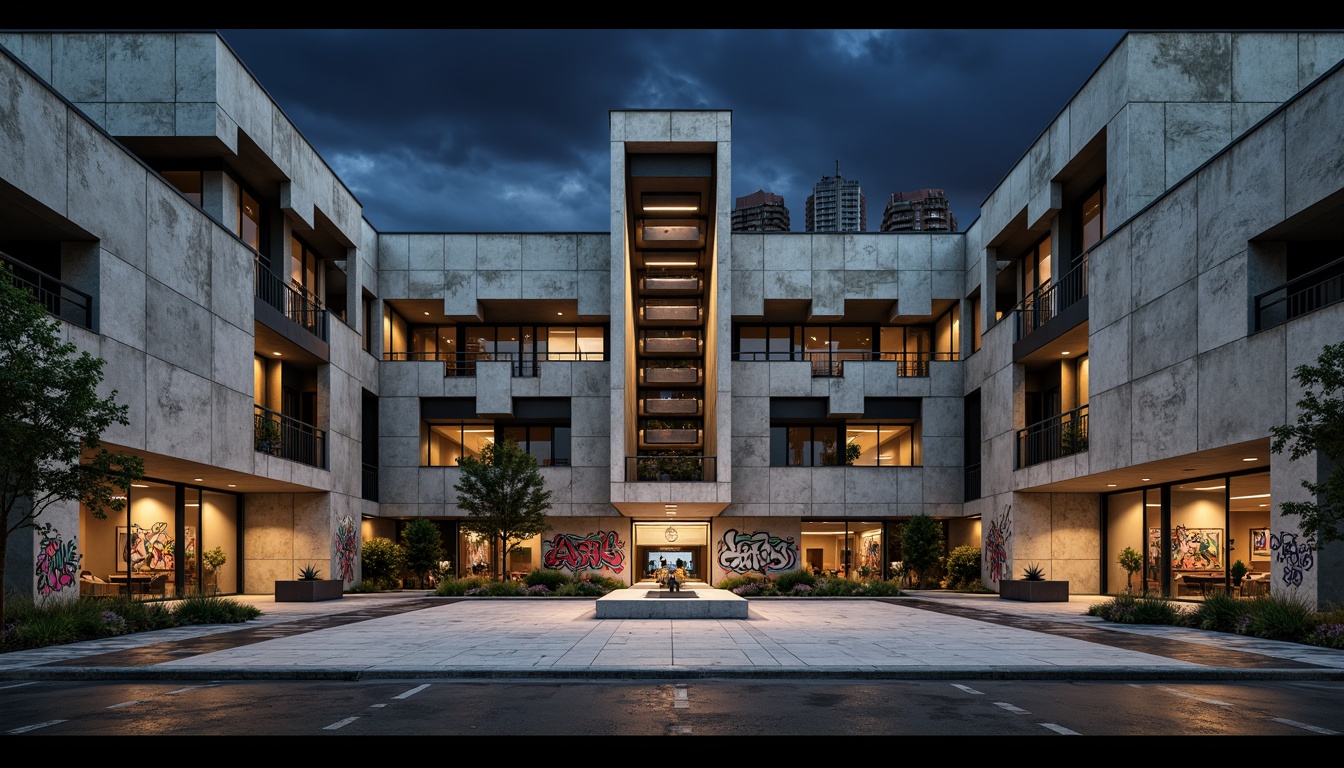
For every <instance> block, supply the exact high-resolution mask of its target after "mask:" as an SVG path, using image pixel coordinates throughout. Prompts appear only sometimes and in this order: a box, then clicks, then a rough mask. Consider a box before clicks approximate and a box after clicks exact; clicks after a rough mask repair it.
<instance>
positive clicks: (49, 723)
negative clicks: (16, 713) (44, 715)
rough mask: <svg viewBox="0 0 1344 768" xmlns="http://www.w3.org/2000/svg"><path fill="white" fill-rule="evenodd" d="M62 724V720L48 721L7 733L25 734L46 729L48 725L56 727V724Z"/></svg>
mask: <svg viewBox="0 0 1344 768" xmlns="http://www.w3.org/2000/svg"><path fill="white" fill-rule="evenodd" d="M64 722H65V721H64V720H48V721H47V722H45V723H38V724H36V725H25V726H23V727H22V728H15V729H14V730H12V731H7V733H27V732H28V731H35V730H37V729H38V728H46V727H47V726H48V725H56V724H57V723H64Z"/></svg>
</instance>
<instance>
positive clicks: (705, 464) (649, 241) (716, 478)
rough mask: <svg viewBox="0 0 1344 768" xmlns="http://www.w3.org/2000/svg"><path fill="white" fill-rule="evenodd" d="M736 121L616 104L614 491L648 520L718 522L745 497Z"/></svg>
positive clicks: (631, 511) (624, 506)
mask: <svg viewBox="0 0 1344 768" xmlns="http://www.w3.org/2000/svg"><path fill="white" fill-rule="evenodd" d="M731 125H732V120H731V113H730V112H702V111H687V112H677V111H647V112H630V111H614V112H612V113H611V169H612V170H611V201H612V229H611V231H612V233H613V234H612V244H611V248H612V258H611V270H612V271H611V280H612V283H611V297H612V312H611V315H612V319H613V322H612V331H611V336H612V338H611V347H612V366H611V387H612V393H611V395H612V396H611V428H612V435H611V458H612V461H611V486H612V487H611V503H612V505H613V506H615V507H616V509H618V510H619V511H620V512H621V513H622V514H623V515H625V516H627V517H630V518H633V519H636V520H666V521H672V522H683V521H691V520H706V519H708V518H710V517H713V516H715V515H717V514H718V513H720V512H722V511H723V509H724V508H725V507H726V506H728V503H729V502H730V501H731V498H732V493H731V487H732V486H731V479H732V467H731V457H730V455H729V447H730V443H731V441H730V437H731V424H730V420H729V419H730V416H729V410H728V409H729V401H730V398H729V396H728V393H729V384H730V380H729V375H730V371H731V368H730V366H729V365H728V363H727V360H728V358H727V357H726V356H723V354H724V353H726V352H727V350H728V349H730V344H731V324H730V318H731V312H730V310H729V307H728V303H729V297H730V290H729V281H728V279H727V278H728V269H729V265H728V253H729V247H728V246H729V241H728V238H729V237H730V232H731V226H730V220H729V217H730V215H731V204H730V198H729V193H730V190H731V185H730V179H729V139H730V130H731ZM618 317H619V318H620V321H619V322H617V321H616V318H618Z"/></svg>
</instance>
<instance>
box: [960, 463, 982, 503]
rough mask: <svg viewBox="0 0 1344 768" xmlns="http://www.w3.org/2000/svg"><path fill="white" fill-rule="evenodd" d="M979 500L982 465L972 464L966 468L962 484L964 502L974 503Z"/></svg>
mask: <svg viewBox="0 0 1344 768" xmlns="http://www.w3.org/2000/svg"><path fill="white" fill-rule="evenodd" d="M978 498H980V465H979V464H972V465H970V466H968V467H966V473H965V478H964V481H963V483H962V501H974V500H976V499H978Z"/></svg>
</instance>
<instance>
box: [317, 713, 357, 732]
mask: <svg viewBox="0 0 1344 768" xmlns="http://www.w3.org/2000/svg"><path fill="white" fill-rule="evenodd" d="M358 719H359V716H358V715H356V716H355V717H347V718H345V719H344V720H337V721H336V722H334V723H332V724H331V725H328V726H326V727H325V728H323V729H322V730H324V731H334V730H336V729H338V728H344V727H345V726H347V725H349V724H351V723H353V722H355V721H356V720H358Z"/></svg>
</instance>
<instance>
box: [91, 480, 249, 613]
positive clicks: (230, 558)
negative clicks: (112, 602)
mask: <svg viewBox="0 0 1344 768" xmlns="http://www.w3.org/2000/svg"><path fill="white" fill-rule="evenodd" d="M239 499H240V497H239V496H238V494H234V493H227V492H223V491H214V490H210V489H206V488H198V487H193V486H185V485H181V484H174V483H165V482H158V481H154V480H144V481H142V482H139V483H135V484H133V485H132V486H131V488H130V490H129V492H128V494H127V499H126V501H127V506H126V509H125V510H124V511H122V512H120V513H117V514H112V515H108V516H107V518H106V519H102V520H100V519H98V518H96V517H94V516H93V515H92V514H91V513H89V512H88V511H87V510H84V511H82V512H81V514H80V542H81V543H82V550H83V560H82V563H81V565H82V570H83V571H85V572H86V575H87V577H89V578H96V579H98V580H101V581H106V582H109V583H111V584H112V585H113V587H114V590H115V591H116V592H117V593H122V594H130V595H133V596H137V597H145V598H163V597H183V596H186V595H193V594H236V593H237V592H238V585H239V584H240V583H241V580H240V567H239V566H240V560H241V558H240V557H239V555H238V534H239V508H240V506H241V505H240V503H239Z"/></svg>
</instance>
